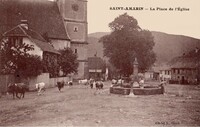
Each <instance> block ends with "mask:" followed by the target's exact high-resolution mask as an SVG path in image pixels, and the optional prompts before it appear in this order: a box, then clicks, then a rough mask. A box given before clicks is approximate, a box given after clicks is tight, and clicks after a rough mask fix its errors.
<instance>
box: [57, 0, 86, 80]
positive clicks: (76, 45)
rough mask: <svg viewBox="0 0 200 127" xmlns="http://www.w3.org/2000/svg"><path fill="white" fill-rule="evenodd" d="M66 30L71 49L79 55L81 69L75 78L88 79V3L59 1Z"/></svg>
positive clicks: (80, 0) (83, 1) (83, 0)
mask: <svg viewBox="0 0 200 127" xmlns="http://www.w3.org/2000/svg"><path fill="white" fill-rule="evenodd" d="M57 2H58V7H59V9H60V12H61V15H62V17H63V20H64V24H65V29H66V31H67V33H68V35H69V37H70V39H71V49H72V50H73V51H74V52H75V53H77V56H78V61H79V67H78V74H75V78H87V76H86V75H87V58H88V56H87V45H88V42H87V34H88V32H87V31H88V26H87V25H88V24H87V1H86V0H58V1H57Z"/></svg>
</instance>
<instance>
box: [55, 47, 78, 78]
mask: <svg viewBox="0 0 200 127" xmlns="http://www.w3.org/2000/svg"><path fill="white" fill-rule="evenodd" d="M59 52H60V53H61V55H60V56H59V58H58V64H59V66H60V69H61V71H62V72H63V73H64V75H67V74H70V73H76V72H77V71H78V70H77V69H78V61H77V55H76V54H75V53H73V51H72V50H71V49H70V48H64V49H62V50H59Z"/></svg>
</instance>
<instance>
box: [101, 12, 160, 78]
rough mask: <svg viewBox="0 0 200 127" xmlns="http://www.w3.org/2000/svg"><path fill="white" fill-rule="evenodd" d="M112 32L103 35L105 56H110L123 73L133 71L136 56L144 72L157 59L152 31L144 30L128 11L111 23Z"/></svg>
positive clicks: (128, 73) (127, 73)
mask: <svg viewBox="0 0 200 127" xmlns="http://www.w3.org/2000/svg"><path fill="white" fill-rule="evenodd" d="M109 27H110V28H111V30H112V32H111V33H110V34H109V35H106V36H103V37H102V38H101V39H100V42H103V46H104V56H107V57H108V58H109V61H110V63H112V64H113V65H114V66H115V67H116V68H117V69H118V70H119V72H120V73H121V74H123V75H126V76H129V75H130V74H132V71H133V61H134V58H137V59H138V62H139V71H140V72H144V71H145V70H147V69H148V68H149V67H151V66H152V64H153V63H154V62H155V60H156V56H155V53H154V52H153V46H154V40H153V36H152V34H151V32H150V31H148V30H143V29H141V28H140V26H139V25H138V22H137V20H136V19H135V18H134V17H131V16H129V15H128V14H127V13H125V14H122V15H120V16H119V17H117V18H115V20H114V21H113V22H111V23H109Z"/></svg>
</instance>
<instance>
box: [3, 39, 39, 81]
mask: <svg viewBox="0 0 200 127" xmlns="http://www.w3.org/2000/svg"><path fill="white" fill-rule="evenodd" d="M0 50H1V52H0V53H1V61H0V62H1V69H0V71H1V73H2V74H16V75H19V74H20V75H22V76H23V77H24V76H25V77H28V76H36V75H39V74H41V72H42V61H41V58H40V57H39V56H35V55H30V54H29V53H28V52H29V51H31V50H34V48H33V45H29V44H25V43H23V42H22V43H14V42H13V41H11V39H8V38H4V39H2V40H1V46H0Z"/></svg>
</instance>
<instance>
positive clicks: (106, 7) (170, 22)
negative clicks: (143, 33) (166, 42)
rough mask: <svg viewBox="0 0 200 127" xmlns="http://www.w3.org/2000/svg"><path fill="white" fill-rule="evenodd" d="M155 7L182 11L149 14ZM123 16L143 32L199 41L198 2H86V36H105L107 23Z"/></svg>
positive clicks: (187, 0)
mask: <svg viewBox="0 0 200 127" xmlns="http://www.w3.org/2000/svg"><path fill="white" fill-rule="evenodd" d="M110 7H112V8H113V7H124V8H125V7H144V10H140V11H138V10H110ZM157 7H158V8H167V9H169V8H172V9H175V8H177V7H180V8H185V11H175V10H173V11H169V10H167V11H161V10H155V11H150V8H155V9H157ZM146 9H147V10H146ZM188 9H189V11H188ZM125 12H127V13H128V14H129V15H131V16H133V17H134V18H136V19H137V20H138V23H139V26H140V27H142V28H143V29H148V30H151V31H161V32H165V33H169V34H178V35H186V36H191V37H195V38H199V39H200V0H165V1H164V0H88V33H94V32H109V31H110V29H109V27H108V23H110V22H112V21H113V20H114V18H115V17H117V16H119V15H121V14H123V13H125Z"/></svg>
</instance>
